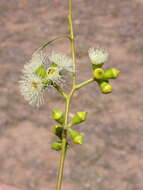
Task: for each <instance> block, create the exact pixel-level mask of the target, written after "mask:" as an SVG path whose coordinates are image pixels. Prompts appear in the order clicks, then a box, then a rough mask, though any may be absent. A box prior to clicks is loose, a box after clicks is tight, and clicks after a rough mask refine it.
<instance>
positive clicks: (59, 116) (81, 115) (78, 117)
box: [52, 110, 87, 151]
mask: <svg viewBox="0 0 143 190" xmlns="http://www.w3.org/2000/svg"><path fill="white" fill-rule="evenodd" d="M52 116H53V119H54V120H55V121H56V122H57V123H58V124H57V125H54V126H53V128H52V132H53V133H54V134H55V135H56V136H57V137H58V141H56V142H53V143H52V149H54V150H56V151H58V150H61V148H62V142H61V141H62V138H63V135H64V133H63V132H64V130H65V128H64V127H65V126H64V118H65V116H64V113H63V112H62V111H60V110H53V114H52ZM86 116H87V112H77V113H76V114H75V115H74V116H73V118H72V120H71V121H70V122H69V124H68V125H67V126H66V132H67V133H68V136H69V138H70V139H71V141H72V142H73V143H75V144H80V145H81V144H82V143H83V136H82V135H81V134H80V133H79V132H78V131H77V130H74V129H72V128H71V127H72V126H75V125H77V124H80V123H82V122H84V121H85V120H86ZM69 141H70V140H69ZM68 145H69V142H67V147H68Z"/></svg>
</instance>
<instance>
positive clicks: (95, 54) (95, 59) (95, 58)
mask: <svg viewBox="0 0 143 190" xmlns="http://www.w3.org/2000/svg"><path fill="white" fill-rule="evenodd" d="M88 54H89V58H90V60H91V62H92V63H93V64H96V65H98V64H103V63H105V62H106V61H107V59H108V53H107V52H105V50H103V49H94V48H90V49H89V51H88Z"/></svg>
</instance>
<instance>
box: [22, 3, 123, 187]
mask: <svg viewBox="0 0 143 190" xmlns="http://www.w3.org/2000/svg"><path fill="white" fill-rule="evenodd" d="M68 3H69V11H68V28H69V34H68V35H59V36H56V37H55V38H53V39H51V40H49V41H47V42H45V43H44V44H42V45H41V46H40V47H39V48H37V49H36V50H35V52H34V53H33V55H32V59H31V60H30V62H29V63H28V64H26V65H25V66H24V69H23V76H22V77H21V80H20V91H21V94H22V95H23V96H24V98H25V100H26V101H28V102H29V104H31V105H33V106H36V107H40V106H41V105H42V104H44V93H45V92H46V89H48V88H50V87H51V86H52V87H54V88H55V89H56V90H57V92H59V93H60V94H61V95H62V96H63V97H64V100H65V111H64V112H62V111H61V110H53V115H52V116H53V119H54V120H55V121H56V122H57V124H56V125H54V126H53V133H54V134H55V135H56V137H57V138H58V140H57V141H56V142H53V143H52V148H53V149H54V150H56V151H60V163H59V169H58V180H57V185H56V190H61V186H62V180H63V170H64V163H65V157H66V152H67V149H68V148H69V146H70V140H71V141H72V142H73V143H75V144H79V145H81V144H82V143H83V136H82V134H80V133H79V132H78V131H77V130H74V129H73V128H72V126H75V125H78V124H80V123H82V122H84V121H85V120H86V116H87V112H86V111H78V112H76V113H75V114H74V116H73V117H72V119H71V121H69V113H70V106H71V99H72V97H73V95H74V93H75V91H77V90H79V89H80V88H82V87H85V86H87V85H89V84H90V83H92V82H94V83H96V84H97V85H98V88H99V89H100V91H101V93H103V94H108V93H111V92H112V85H111V84H110V79H116V78H117V77H118V76H119V74H120V71H119V70H117V69H115V68H110V69H107V70H104V69H103V68H102V67H103V65H104V63H106V61H107V60H108V53H107V52H106V51H105V50H103V49H95V48H90V49H89V51H88V55H89V58H90V62H91V65H92V76H91V78H89V79H88V80H85V81H83V82H81V83H79V84H76V77H77V76H76V57H75V37H74V31H73V16H72V0H68ZM63 38H65V39H68V40H69V41H70V47H71V55H72V59H71V58H69V57H67V56H65V55H63V54H60V53H54V52H52V53H48V54H47V55H46V56H45V54H44V55H43V53H42V50H43V49H44V48H45V47H47V46H48V45H50V44H51V43H53V42H55V41H57V40H60V39H63ZM45 57H48V63H47V61H46V58H45ZM69 73H71V74H72V87H71V89H70V91H69V92H68V93H66V92H64V90H63V89H62V88H61V87H62V85H63V84H64V83H65V82H66V81H65V78H66V77H65V75H67V76H71V75H68V74H69ZM67 136H68V137H69V138H67Z"/></svg>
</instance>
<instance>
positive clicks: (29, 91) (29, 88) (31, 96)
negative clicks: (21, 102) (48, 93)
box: [20, 74, 44, 107]
mask: <svg viewBox="0 0 143 190" xmlns="http://www.w3.org/2000/svg"><path fill="white" fill-rule="evenodd" d="M20 91H21V94H22V95H23V96H24V98H25V100H27V101H28V102H29V104H31V105H33V106H36V107H39V106H40V105H42V104H43V103H44V84H43V83H42V80H41V78H40V77H38V76H36V75H33V74H31V75H27V76H24V77H23V79H22V80H21V81H20Z"/></svg>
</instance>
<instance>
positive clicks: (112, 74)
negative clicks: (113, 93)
mask: <svg viewBox="0 0 143 190" xmlns="http://www.w3.org/2000/svg"><path fill="white" fill-rule="evenodd" d="M119 74H120V71H119V70H118V69H115V68H111V69H108V70H107V71H105V72H104V79H116V78H117V77H118V76H119Z"/></svg>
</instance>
